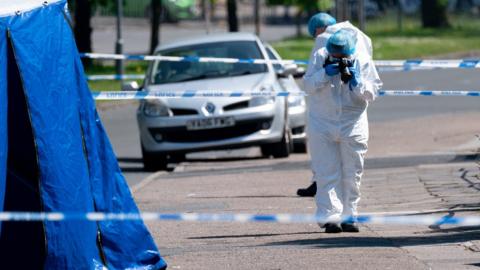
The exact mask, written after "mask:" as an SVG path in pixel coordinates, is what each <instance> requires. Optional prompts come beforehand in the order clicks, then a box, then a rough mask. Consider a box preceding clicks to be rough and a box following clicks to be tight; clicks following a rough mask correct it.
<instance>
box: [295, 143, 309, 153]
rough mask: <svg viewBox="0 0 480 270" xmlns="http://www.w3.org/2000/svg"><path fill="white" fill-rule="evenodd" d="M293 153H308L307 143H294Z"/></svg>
mask: <svg viewBox="0 0 480 270" xmlns="http://www.w3.org/2000/svg"><path fill="white" fill-rule="evenodd" d="M293 152H294V153H299V154H304V153H307V152H308V149H307V142H306V141H304V142H299V143H294V144H293Z"/></svg>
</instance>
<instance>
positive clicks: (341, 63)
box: [323, 57, 354, 83]
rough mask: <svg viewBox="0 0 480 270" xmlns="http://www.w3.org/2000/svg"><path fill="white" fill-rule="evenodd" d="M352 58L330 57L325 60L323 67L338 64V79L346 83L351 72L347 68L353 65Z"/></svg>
mask: <svg viewBox="0 0 480 270" xmlns="http://www.w3.org/2000/svg"><path fill="white" fill-rule="evenodd" d="M353 62H354V61H353V60H352V59H348V58H340V59H338V60H331V59H330V57H328V58H327V60H325V64H323V67H326V66H328V65H330V64H338V67H339V70H340V79H341V80H342V82H343V83H348V82H349V81H350V80H351V79H352V76H353V75H352V73H351V72H350V70H349V69H348V68H349V67H353Z"/></svg>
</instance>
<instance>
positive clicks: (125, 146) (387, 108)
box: [100, 70, 480, 186]
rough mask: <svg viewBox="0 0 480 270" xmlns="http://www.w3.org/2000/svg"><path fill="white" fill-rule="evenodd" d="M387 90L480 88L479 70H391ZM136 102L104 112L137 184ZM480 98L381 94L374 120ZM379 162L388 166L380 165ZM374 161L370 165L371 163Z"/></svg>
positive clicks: (242, 153) (461, 106)
mask: <svg viewBox="0 0 480 270" xmlns="http://www.w3.org/2000/svg"><path fill="white" fill-rule="evenodd" d="M380 75H381V78H382V80H383V81H384V89H407V90H413V89H431V90H455V89H457V90H480V89H478V86H479V85H480V76H478V70H435V71H414V72H396V73H393V72H389V73H383V74H380ZM135 110H136V105H123V106H118V107H115V108H112V109H108V110H104V111H100V115H101V118H102V120H103V124H104V126H105V128H106V130H107V132H108V134H109V137H110V140H111V142H112V144H113V146H114V150H115V152H116V154H117V156H118V160H119V161H120V166H121V168H122V169H123V172H124V173H125V176H126V178H127V181H128V183H129V184H130V185H131V186H133V185H135V184H137V183H139V182H140V181H141V180H142V179H144V178H146V177H148V176H149V175H150V173H147V172H144V171H143V165H142V162H141V152H140V143H139V134H138V130H137V125H136V120H135ZM479 110H480V98H478V97H381V98H379V99H378V100H377V101H376V102H374V103H372V104H371V106H370V108H369V118H370V122H371V123H380V122H388V121H394V120H401V119H414V118H418V117H422V116H430V115H439V114H445V113H464V112H478V111H479ZM258 156H259V152H258V150H257V149H255V148H247V149H244V150H236V151H217V152H209V153H199V154H195V155H190V156H189V158H193V159H196V160H197V161H202V160H203V159H205V158H207V159H212V158H230V159H231V158H242V157H250V158H255V157H258ZM454 158H455V157H454V156H445V157H441V158H439V157H438V156H428V155H427V156H424V157H421V161H422V163H424V164H428V163H438V162H444V161H448V160H450V159H454ZM379 162H383V163H382V164H387V165H379V164H380V163H379ZM402 162H403V164H409V163H411V162H412V158H409V157H405V158H403V159H395V160H385V159H382V160H380V159H378V160H374V159H371V160H367V166H373V167H375V166H376V167H378V166H392V164H397V165H398V166H401V164H402ZM369 164H370V165H369ZM388 164H390V165H388Z"/></svg>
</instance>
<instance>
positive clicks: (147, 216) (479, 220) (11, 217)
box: [0, 212, 480, 226]
mask: <svg viewBox="0 0 480 270" xmlns="http://www.w3.org/2000/svg"><path fill="white" fill-rule="evenodd" d="M139 220H143V221H179V222H182V221H183V222H236V223H327V222H357V223H359V224H397V225H427V226H429V225H437V226H439V225H443V224H449V225H460V226H479V225H480V216H461V217H456V216H454V215H451V214H449V215H443V216H442V215H398V216H393V215H392V216H388V215H358V216H347V217H342V218H337V219H332V218H326V217H322V216H316V215H309V214H215V213H155V212H143V213H102V212H88V213H76V212H71V213H63V212H0V221H2V222H4V221H16V222H19V221H24V222H34V221H57V222H59V221H94V222H95V221H139Z"/></svg>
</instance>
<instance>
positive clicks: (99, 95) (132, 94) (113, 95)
mask: <svg viewBox="0 0 480 270" xmlns="http://www.w3.org/2000/svg"><path fill="white" fill-rule="evenodd" d="M304 95H305V92H302V91H298V92H288V91H283V92H272V91H268V92H267V91H265V92H260V91H102V92H92V96H93V98H94V99H95V100H132V99H134V100H143V99H159V98H207V97H208V98H220V97H287V96H304Z"/></svg>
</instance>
